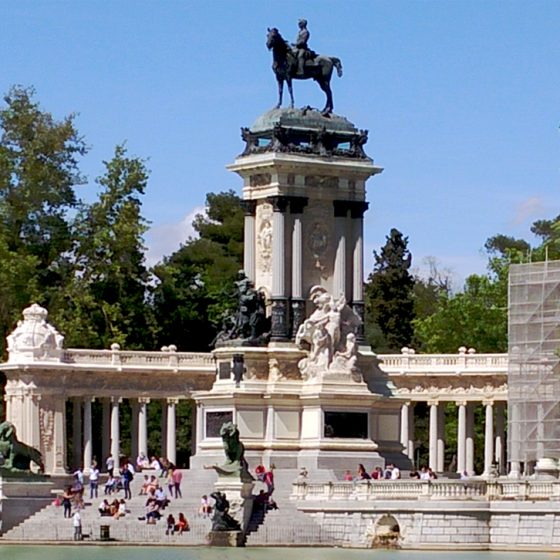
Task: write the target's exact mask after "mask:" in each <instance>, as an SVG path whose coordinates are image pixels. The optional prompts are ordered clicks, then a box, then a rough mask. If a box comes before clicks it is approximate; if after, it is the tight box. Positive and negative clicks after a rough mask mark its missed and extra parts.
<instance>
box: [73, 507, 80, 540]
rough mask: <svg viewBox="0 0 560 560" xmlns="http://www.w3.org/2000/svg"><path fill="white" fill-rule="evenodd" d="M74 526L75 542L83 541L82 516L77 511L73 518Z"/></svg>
mask: <svg viewBox="0 0 560 560" xmlns="http://www.w3.org/2000/svg"><path fill="white" fill-rule="evenodd" d="M72 525H73V526H74V540H75V541H81V540H82V516H81V515H80V512H79V511H77V512H76V513H75V514H74V516H73V517H72Z"/></svg>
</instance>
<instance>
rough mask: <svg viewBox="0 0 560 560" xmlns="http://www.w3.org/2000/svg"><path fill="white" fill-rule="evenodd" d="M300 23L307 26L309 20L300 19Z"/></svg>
mask: <svg viewBox="0 0 560 560" xmlns="http://www.w3.org/2000/svg"><path fill="white" fill-rule="evenodd" d="M298 23H303V25H307V20H306V19H305V18H300V19H299V21H298Z"/></svg>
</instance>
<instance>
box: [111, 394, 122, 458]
mask: <svg viewBox="0 0 560 560" xmlns="http://www.w3.org/2000/svg"><path fill="white" fill-rule="evenodd" d="M121 400H122V399H120V398H119V397H111V455H112V456H113V460H114V461H115V468H117V469H118V467H119V460H120V454H121V439H120V438H121V436H120V426H119V403H120V402H121Z"/></svg>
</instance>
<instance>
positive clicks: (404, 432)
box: [401, 401, 410, 456]
mask: <svg viewBox="0 0 560 560" xmlns="http://www.w3.org/2000/svg"><path fill="white" fill-rule="evenodd" d="M409 420H410V401H409V402H405V403H404V404H403V405H402V406H401V445H402V446H403V451H404V453H405V454H406V455H407V456H409V455H408V442H409V441H410V424H409Z"/></svg>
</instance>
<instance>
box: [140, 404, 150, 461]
mask: <svg viewBox="0 0 560 560" xmlns="http://www.w3.org/2000/svg"><path fill="white" fill-rule="evenodd" d="M149 402H150V399H148V398H145V397H140V398H139V399H138V454H140V453H144V455H145V456H146V457H147V456H148V403H149Z"/></svg>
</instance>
